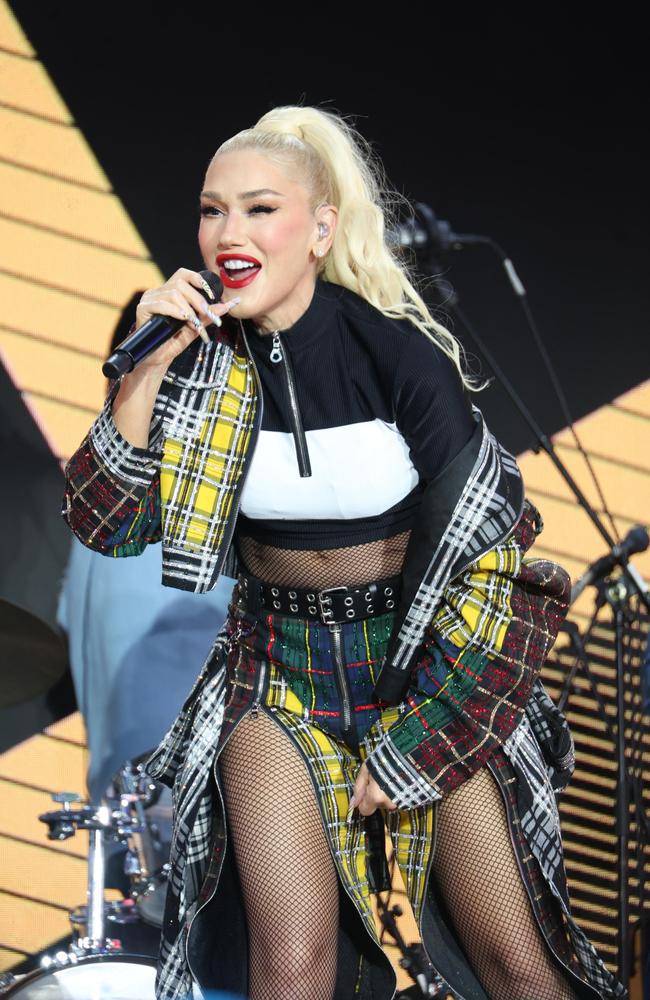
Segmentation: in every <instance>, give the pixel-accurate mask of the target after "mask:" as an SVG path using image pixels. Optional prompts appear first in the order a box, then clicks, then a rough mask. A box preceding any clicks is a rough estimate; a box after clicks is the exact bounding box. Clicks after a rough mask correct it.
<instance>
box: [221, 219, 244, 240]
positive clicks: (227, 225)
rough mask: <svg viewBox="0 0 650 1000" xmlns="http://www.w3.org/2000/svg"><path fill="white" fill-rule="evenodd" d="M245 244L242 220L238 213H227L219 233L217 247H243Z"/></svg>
mask: <svg viewBox="0 0 650 1000" xmlns="http://www.w3.org/2000/svg"><path fill="white" fill-rule="evenodd" d="M245 242H246V234H245V231H244V225H243V219H242V217H241V214H240V213H239V212H228V214H227V215H226V216H225V217H224V221H223V225H222V226H221V228H220V232H219V245H220V246H223V247H231V246H243V245H244V243H245Z"/></svg>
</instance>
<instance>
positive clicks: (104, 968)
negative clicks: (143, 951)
mask: <svg viewBox="0 0 650 1000" xmlns="http://www.w3.org/2000/svg"><path fill="white" fill-rule="evenodd" d="M155 979H156V963H155V961H154V960H153V959H149V958H143V957H142V956H140V955H123V954H119V955H97V956H91V957H88V958H81V959H79V961H78V962H77V964H76V965H70V966H68V967H67V968H65V969H56V970H54V971H53V970H51V969H39V970H38V971H37V972H31V973H30V974H29V975H28V976H25V978H24V979H21V980H20V981H19V982H18V983H16V984H15V985H14V986H12V987H11V989H9V990H8V991H7V992H6V993H3V1000H4V998H5V997H7V998H9V997H11V998H12V1000H13V998H14V997H16V998H19V1000H155V997H156V994H155V990H154V983H155Z"/></svg>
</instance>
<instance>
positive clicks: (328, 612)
mask: <svg viewBox="0 0 650 1000" xmlns="http://www.w3.org/2000/svg"><path fill="white" fill-rule="evenodd" d="M349 589H350V588H349V587H326V588H325V590H319V591H318V594H317V595H316V600H317V601H318V607H319V608H320V616H321V621H322V622H324V624H325V625H342V624H343V623H344V622H346V621H347V618H335V617H334V612H333V611H332V609H331V608H328V607H325V605H327V604H331V603H332V598H331V597H325V596H323V595H325V594H347V592H348V591H349Z"/></svg>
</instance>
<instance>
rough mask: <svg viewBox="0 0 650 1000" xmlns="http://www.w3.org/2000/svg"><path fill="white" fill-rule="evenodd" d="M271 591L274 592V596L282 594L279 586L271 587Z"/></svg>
mask: <svg viewBox="0 0 650 1000" xmlns="http://www.w3.org/2000/svg"><path fill="white" fill-rule="evenodd" d="M271 593H272V594H273V596H274V597H279V596H280V591H279V590H278V588H277V587H271Z"/></svg>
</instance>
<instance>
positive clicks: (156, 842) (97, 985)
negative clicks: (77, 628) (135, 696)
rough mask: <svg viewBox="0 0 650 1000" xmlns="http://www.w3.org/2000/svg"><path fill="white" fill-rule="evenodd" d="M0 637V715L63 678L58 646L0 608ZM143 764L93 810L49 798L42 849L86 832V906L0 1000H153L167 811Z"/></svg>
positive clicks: (123, 773)
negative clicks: (111, 892)
mask: <svg viewBox="0 0 650 1000" xmlns="http://www.w3.org/2000/svg"><path fill="white" fill-rule="evenodd" d="M35 622H36V623H37V624H36V625H35V624H34V623H35ZM27 625H28V626H29V628H27V627H26V626H27ZM34 629H36V632H34ZM30 630H31V635H32V637H33V636H34V634H36V638H37V640H38V643H39V649H38V652H39V655H38V656H35V655H34V644H33V642H32V641H30V640H29V639H27V638H26V637H27V636H29V635H30ZM0 633H1V634H2V640H3V650H4V651H5V652H6V651H7V644H9V651H10V653H11V655H9V656H6V657H5V656H4V655H3V684H2V704H3V705H5V706H9V705H15V704H18V703H19V702H21V701H26V700H28V698H31V697H34V695H35V694H38V693H39V692H41V691H44V690H47V689H49V687H51V686H52V684H54V683H55V682H56V680H57V679H58V678H59V677H60V676H61V675H62V673H63V672H64V671H65V669H66V668H67V657H66V656H65V647H63V648H61V647H62V644H61V640H60V639H59V637H58V636H56V635H55V633H54V632H52V631H51V630H49V628H48V626H46V625H45V624H44V623H42V622H39V621H38V620H37V619H35V618H34V617H33V616H31V615H29V613H28V612H25V611H23V610H22V609H19V608H15V607H14V606H12V605H10V604H8V602H6V601H2V600H0ZM48 633H49V634H48ZM55 640H56V641H55ZM34 663H38V665H39V666H38V676H37V675H36V673H35V671H34V669H32V668H33V665H34ZM8 671H9V672H8ZM147 756H148V755H145V756H144V757H142V758H139V759H137V760H134V761H127V762H126V763H125V764H124V766H123V767H122V768H121V770H120V771H119V772H118V774H117V775H116V776H115V778H114V779H113V781H112V783H111V785H110V786H109V789H108V790H107V793H106V796H105V797H104V800H103V802H102V804H101V805H99V806H95V805H90V804H86V803H83V802H81V797H80V796H79V795H76V794H74V793H69V792H60V793H56V794H54V795H53V796H52V798H53V800H54V801H55V802H56V803H57V804H58V805H59V807H60V808H57V809H54V810H52V811H51V812H46V813H43V814H42V815H41V816H39V819H40V820H41V821H42V822H43V823H44V824H45V825H46V826H47V837H48V839H49V840H58V841H62V840H67V839H68V838H69V837H74V836H75V834H76V833H77V831H79V830H85V831H87V832H88V838H89V846H88V859H87V891H86V901H85V903H84V904H83V905H80V906H78V907H77V908H76V909H74V910H73V911H72V912H71V913H70V914H69V918H70V923H71V928H72V940H71V943H70V945H69V947H68V949H67V951H64V950H59V951H56V952H55V953H54V954H50V955H46V956H45V957H44V958H43V959H42V960H41V967H40V968H39V969H37V970H35V971H32V972H29V973H27V974H26V975H24V976H16V975H12V974H11V973H2V974H0V997H1V998H2V1000H5V998H6V1000H10V998H11V1000H14V998H16V1000H109V998H110V1000H154V997H155V992H154V981H155V973H156V955H157V951H158V940H159V936H160V928H161V926H162V921H163V911H164V905H165V894H166V879H167V871H168V864H167V858H168V856H169V845H170V843H171V827H172V816H171V813H172V810H171V796H170V793H169V790H168V789H167V788H165V787H164V786H163V785H161V784H159V783H158V782H155V781H153V780H152V779H151V778H150V777H149V776H148V775H147V774H146V772H145V770H144V763H143V761H144V760H146V757H147ZM111 851H112V852H114V856H117V855H118V854H121V855H122V857H123V870H124V879H123V880H122V881H123V883H125V884H126V887H127V889H126V894H125V896H124V898H123V899H122V900H120V901H118V902H108V901H106V900H105V889H106V882H107V859H108V858H109V855H110V854H111ZM111 860H112V859H111Z"/></svg>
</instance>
